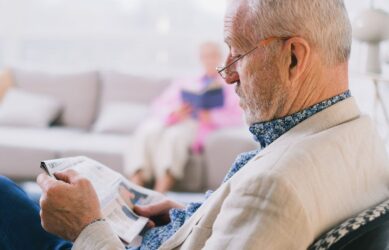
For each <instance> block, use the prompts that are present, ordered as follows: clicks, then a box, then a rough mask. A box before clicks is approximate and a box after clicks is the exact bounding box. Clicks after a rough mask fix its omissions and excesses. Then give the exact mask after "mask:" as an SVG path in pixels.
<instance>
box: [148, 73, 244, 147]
mask: <svg viewBox="0 0 389 250" xmlns="http://www.w3.org/2000/svg"><path fill="white" fill-rule="evenodd" d="M216 81H218V82H220V84H221V86H222V87H223V92H224V105H223V107H220V108H215V109H211V110H209V115H210V122H208V123H206V124H202V123H201V121H199V122H200V123H199V126H198V131H197V134H196V137H195V140H194V142H193V144H192V150H193V151H194V152H195V153H198V152H200V151H201V150H202V146H203V143H204V141H205V139H206V137H207V135H208V134H209V133H210V132H212V131H214V130H216V129H219V128H224V127H233V126H241V125H243V123H244V120H243V112H242V110H241V108H240V107H239V98H238V96H237V95H236V93H235V91H234V87H233V86H232V85H227V84H226V83H225V82H224V80H223V79H222V78H220V77H219V78H217V79H216ZM203 85H204V82H203V77H199V78H196V79H186V80H179V81H175V82H173V83H172V84H171V85H170V86H169V87H168V88H167V89H166V90H165V91H164V92H163V93H162V94H161V96H159V97H158V98H157V99H156V100H155V101H154V102H153V104H152V111H153V114H154V115H155V116H156V117H158V118H159V119H160V120H161V121H162V122H163V123H164V124H165V125H166V126H169V125H171V124H174V123H175V120H174V117H172V116H171V114H172V112H174V111H175V110H177V109H178V108H179V107H180V106H181V105H183V102H182V100H181V90H182V89H188V88H189V89H197V88H198V89H199V90H200V89H201V88H203Z"/></svg>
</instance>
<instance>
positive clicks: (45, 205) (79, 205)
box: [37, 170, 102, 241]
mask: <svg viewBox="0 0 389 250" xmlns="http://www.w3.org/2000/svg"><path fill="white" fill-rule="evenodd" d="M55 177H56V178H57V179H58V180H55V179H54V178H52V177H49V176H48V175H47V174H40V175H39V176H38V178H37V183H38V184H39V186H40V187H41V188H42V191H43V193H42V197H41V199H40V206H41V211H40V216H41V223H42V227H43V228H44V229H45V230H46V231H47V232H50V233H53V234H56V235H58V236H61V237H62V238H64V239H66V240H71V241H75V240H76V238H77V237H78V235H79V234H80V233H81V231H82V230H83V229H84V228H85V227H86V226H87V225H88V224H89V223H90V222H92V221H93V220H95V219H98V218H102V214H101V211H100V204H99V200H98V198H97V194H96V192H95V190H94V188H93V186H92V184H91V183H90V182H89V181H88V180H87V179H85V178H83V177H81V176H80V175H79V174H78V173H77V172H76V171H74V170H66V171H64V172H61V173H56V174H55Z"/></svg>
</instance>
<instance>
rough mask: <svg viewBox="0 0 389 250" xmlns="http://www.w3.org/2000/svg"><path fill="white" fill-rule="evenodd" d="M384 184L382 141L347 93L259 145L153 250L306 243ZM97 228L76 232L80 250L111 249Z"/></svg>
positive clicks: (387, 175)
mask: <svg viewBox="0 0 389 250" xmlns="http://www.w3.org/2000/svg"><path fill="white" fill-rule="evenodd" d="M388 186H389V161H388V157H387V154H386V151H385V147H384V145H383V143H382V141H381V139H380V138H379V136H378V135H377V133H376V132H375V129H374V126H373V124H372V122H371V121H370V119H369V118H368V117H365V116H360V112H359V110H358V108H357V105H356V103H355V100H354V99H353V98H348V99H346V100H344V101H342V102H339V103H337V104H335V105H333V106H331V107H329V108H327V109H325V110H324V111H322V112H320V113H318V114H316V115H314V116H313V117H311V118H309V119H307V120H305V121H304V122H302V123H300V124H299V125H297V126H296V127H294V128H293V129H291V130H290V131H288V132H287V133H285V134H284V135H283V136H281V137H280V138H279V139H277V140H276V141H275V142H273V143H272V144H271V145H269V146H268V147H267V148H265V149H264V150H263V151H261V152H260V153H259V154H258V155H257V156H256V157H254V158H253V159H252V160H251V161H250V162H249V163H248V164H247V165H246V166H245V167H243V168H242V169H241V170H240V171H239V172H238V173H236V174H235V175H234V176H233V177H232V178H231V179H230V180H229V181H227V182H226V183H224V184H223V185H221V186H220V187H219V188H218V189H217V190H216V191H215V193H214V194H213V195H212V196H211V197H210V198H209V199H208V200H207V201H206V202H205V203H204V204H203V205H202V206H201V207H200V208H199V209H198V211H197V212H196V213H195V214H193V216H192V217H191V218H190V219H189V220H188V221H187V222H186V223H185V224H184V225H183V226H182V228H181V229H180V230H179V231H178V232H177V233H176V234H175V235H174V236H173V237H172V238H170V239H169V240H168V241H167V242H165V243H164V244H163V245H162V246H161V248H160V249H212V250H214V249H223V250H224V249H234V250H235V249H271V250H277V249H280V250H285V249H288V250H289V249H306V248H307V247H308V246H309V245H310V244H311V243H312V242H313V241H314V239H315V238H317V237H318V236H319V235H320V234H322V233H323V232H325V231H327V230H329V229H330V228H332V227H333V226H334V225H336V224H338V223H340V222H342V221H343V220H345V219H346V218H348V217H350V216H353V215H355V214H357V213H358V212H360V211H362V210H364V209H366V208H368V207H371V206H373V205H375V204H378V203H379V202H381V201H383V200H385V199H387V198H388V197H389V189H388ZM96 227H98V226H96ZM88 230H89V229H88V228H87V230H85V231H86V232H87V233H88ZM100 230H101V231H104V230H107V229H106V227H105V229H104V230H103V227H102V228H100ZM97 231H98V230H95V231H90V230H89V238H88V237H87V236H85V234H87V233H85V232H83V233H82V234H81V236H80V237H81V240H80V241H79V239H78V240H77V241H79V243H80V242H81V243H85V244H80V246H82V245H83V246H84V247H86V248H82V249H95V248H90V247H93V245H95V244H98V246H99V247H100V248H99V249H119V248H115V247H114V246H118V245H116V244H115V243H114V241H113V240H108V238H110V237H111V239H112V238H114V237H113V236H112V235H109V234H106V235H105V239H107V240H106V241H105V243H104V244H103V242H102V240H99V237H100V239H102V238H104V235H103V234H100V235H99V234H98V233H96V232H97ZM83 234H84V236H85V237H83ZM80 237H79V238H80ZM76 243H77V242H76ZM95 246H97V245H95ZM103 246H104V247H103ZM109 246H111V247H109ZM101 247H103V248H101ZM105 247H107V248H105ZM80 249H81V248H80Z"/></svg>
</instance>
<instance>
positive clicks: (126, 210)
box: [41, 156, 164, 246]
mask: <svg viewBox="0 0 389 250" xmlns="http://www.w3.org/2000/svg"><path fill="white" fill-rule="evenodd" d="M41 168H43V169H44V170H45V171H46V173H47V174H48V175H50V176H54V173H56V172H59V171H63V170H65V169H73V170H75V171H77V172H78V173H79V174H80V175H81V176H83V177H85V178H87V179H88V180H89V181H90V182H91V183H92V185H93V187H94V188H95V190H96V193H97V196H98V198H99V201H100V205H101V208H102V213H103V216H104V218H105V220H106V221H107V222H108V223H109V224H110V225H111V227H112V229H113V231H114V232H115V233H116V234H117V235H118V237H119V238H120V239H121V240H122V241H123V243H124V244H125V245H129V246H136V245H137V244H139V241H140V240H141V237H140V236H139V234H140V233H141V231H142V230H143V229H144V227H145V225H146V223H147V221H148V219H147V218H145V217H141V216H138V215H136V214H135V213H134V211H133V207H134V204H136V205H147V204H150V203H154V202H158V201H160V200H162V199H163V198H164V196H163V195H162V194H160V193H157V192H154V191H152V190H150V189H146V188H143V187H140V186H138V185H135V184H133V183H131V182H130V181H128V180H127V179H126V178H124V177H123V176H122V175H121V174H119V173H117V172H115V171H113V170H112V169H110V168H109V167H107V166H105V165H103V164H101V163H100V162H97V161H95V160H92V159H90V158H88V157H85V156H77V157H69V158H62V159H54V160H47V161H43V162H41Z"/></svg>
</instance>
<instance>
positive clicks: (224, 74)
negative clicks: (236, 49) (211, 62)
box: [216, 36, 290, 79]
mask: <svg viewBox="0 0 389 250" xmlns="http://www.w3.org/2000/svg"><path fill="white" fill-rule="evenodd" d="M289 38H290V37H276V36H272V37H269V38H266V39H263V40H261V41H259V43H258V45H257V46H255V47H254V48H252V49H250V50H249V51H247V52H246V53H244V54H243V55H240V56H238V57H236V58H235V59H234V60H233V61H232V62H230V63H229V64H227V65H224V66H220V67H217V68H216V70H217V72H218V73H219V74H220V76H221V77H222V78H223V79H226V78H227V77H228V76H229V75H231V74H232V73H235V71H229V70H228V68H230V67H231V66H232V65H234V64H235V63H236V62H238V61H239V60H241V59H242V58H243V57H245V56H247V55H248V54H250V53H252V52H253V51H255V50H256V49H258V48H259V47H266V46H267V45H269V44H270V43H272V42H273V41H276V40H288V39H289Z"/></svg>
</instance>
